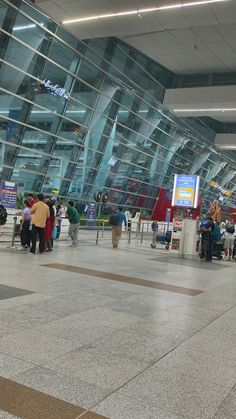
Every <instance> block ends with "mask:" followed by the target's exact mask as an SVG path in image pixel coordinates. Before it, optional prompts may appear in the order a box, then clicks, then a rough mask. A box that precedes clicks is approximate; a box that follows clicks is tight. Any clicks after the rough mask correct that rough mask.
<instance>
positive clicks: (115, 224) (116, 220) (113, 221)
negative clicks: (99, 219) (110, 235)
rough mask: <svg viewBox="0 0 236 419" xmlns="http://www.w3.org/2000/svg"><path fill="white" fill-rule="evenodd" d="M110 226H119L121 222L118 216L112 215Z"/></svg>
mask: <svg viewBox="0 0 236 419" xmlns="http://www.w3.org/2000/svg"><path fill="white" fill-rule="evenodd" d="M109 224H110V225H111V226H118V224H119V220H118V217H117V214H112V215H111V216H110V218H109Z"/></svg>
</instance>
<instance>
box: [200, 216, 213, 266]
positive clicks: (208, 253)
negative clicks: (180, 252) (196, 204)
mask: <svg viewBox="0 0 236 419" xmlns="http://www.w3.org/2000/svg"><path fill="white" fill-rule="evenodd" d="M214 229H215V224H214V222H213V219H212V217H210V216H207V217H206V221H205V223H204V224H203V226H202V227H201V234H202V242H203V250H204V252H203V257H205V260H206V262H211V261H212V254H213V244H214Z"/></svg>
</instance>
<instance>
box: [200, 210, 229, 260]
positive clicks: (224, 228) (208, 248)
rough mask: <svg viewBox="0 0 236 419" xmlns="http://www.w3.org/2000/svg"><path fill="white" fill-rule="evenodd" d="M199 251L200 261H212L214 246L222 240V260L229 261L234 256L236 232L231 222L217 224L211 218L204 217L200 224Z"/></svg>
mask: <svg viewBox="0 0 236 419" xmlns="http://www.w3.org/2000/svg"><path fill="white" fill-rule="evenodd" d="M200 234H201V251H200V259H201V260H205V261H207V262H211V261H212V257H213V250H214V246H215V244H216V243H217V242H219V241H220V240H221V239H223V250H224V256H223V259H224V260H227V261H231V260H232V258H233V256H234V254H233V252H234V241H235V238H236V230H235V225H234V223H233V221H227V222H226V223H224V222H223V223H221V224H220V223H218V222H217V221H214V220H213V219H212V217H211V216H207V217H204V218H203V219H202V221H201V222H200Z"/></svg>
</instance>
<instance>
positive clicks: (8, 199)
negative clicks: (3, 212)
mask: <svg viewBox="0 0 236 419" xmlns="http://www.w3.org/2000/svg"><path fill="white" fill-rule="evenodd" d="M16 197H17V186H16V184H15V182H6V181H3V182H2V185H1V194H0V198H1V204H2V205H4V207H5V208H16Z"/></svg>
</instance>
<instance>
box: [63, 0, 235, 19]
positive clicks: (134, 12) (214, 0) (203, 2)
mask: <svg viewBox="0 0 236 419" xmlns="http://www.w3.org/2000/svg"><path fill="white" fill-rule="evenodd" d="M226 1H230V0H200V1H191V2H186V3H182V2H181V3H177V4H170V5H169V6H160V7H152V8H146V9H138V10H129V11H124V12H117V13H108V14H103V15H95V16H88V17H83V18H78V19H69V20H64V21H63V22H62V23H63V24H64V25H68V24H70V23H79V22H86V21H91V20H98V19H107V18H111V17H119V16H128V15H139V14H141V13H150V12H157V11H161V10H171V9H180V8H183V7H193V6H203V5H206V4H213V3H223V2H226Z"/></svg>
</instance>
